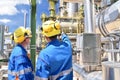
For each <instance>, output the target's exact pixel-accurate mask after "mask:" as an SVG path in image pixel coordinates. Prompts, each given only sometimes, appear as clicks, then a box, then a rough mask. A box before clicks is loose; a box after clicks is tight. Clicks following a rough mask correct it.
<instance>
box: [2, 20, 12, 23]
mask: <svg viewBox="0 0 120 80" xmlns="http://www.w3.org/2000/svg"><path fill="white" fill-rule="evenodd" d="M0 22H3V23H8V22H11V20H9V19H0Z"/></svg>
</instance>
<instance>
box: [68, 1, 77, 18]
mask: <svg viewBox="0 0 120 80" xmlns="http://www.w3.org/2000/svg"><path fill="white" fill-rule="evenodd" d="M67 12H68V17H73V16H74V15H75V12H78V3H67Z"/></svg>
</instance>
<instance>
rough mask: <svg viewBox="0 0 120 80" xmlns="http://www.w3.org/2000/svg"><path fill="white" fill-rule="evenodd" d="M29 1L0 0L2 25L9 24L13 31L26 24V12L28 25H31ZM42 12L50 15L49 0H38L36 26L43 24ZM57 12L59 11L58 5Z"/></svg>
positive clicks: (10, 30) (0, 20)
mask: <svg viewBox="0 0 120 80" xmlns="http://www.w3.org/2000/svg"><path fill="white" fill-rule="evenodd" d="M29 1H30V0H0V25H6V26H8V27H9V32H13V31H14V30H15V29H16V28H18V27H19V26H24V14H25V13H26V27H30V17H31V16H30V11H31V10H30V9H31V6H30V3H29ZM57 6H58V4H57ZM42 13H45V14H46V15H47V16H49V3H48V0H36V28H38V26H41V24H42V23H41V19H40V16H41V14H42ZM56 13H58V7H56Z"/></svg>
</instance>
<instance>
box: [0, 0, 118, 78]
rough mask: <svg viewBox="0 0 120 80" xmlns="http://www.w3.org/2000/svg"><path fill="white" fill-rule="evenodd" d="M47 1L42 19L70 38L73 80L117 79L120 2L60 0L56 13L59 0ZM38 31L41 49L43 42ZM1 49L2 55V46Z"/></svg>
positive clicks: (108, 0) (110, 0) (115, 0)
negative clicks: (46, 12)
mask: <svg viewBox="0 0 120 80" xmlns="http://www.w3.org/2000/svg"><path fill="white" fill-rule="evenodd" d="M48 2H49V11H50V15H49V16H48V15H46V14H44V13H43V14H42V15H41V20H42V22H44V21H46V20H49V19H52V20H56V21H59V22H60V24H61V27H62V31H63V32H65V33H66V34H67V35H68V36H69V38H70V40H71V42H72V45H73V46H72V49H73V70H74V80H120V76H119V75H120V0H59V14H56V11H55V10H56V9H55V8H56V7H55V6H56V4H57V3H58V0H48ZM38 30H39V29H38ZM37 32H38V33H37V38H36V43H37V44H36V45H37V47H38V49H40V50H41V49H42V48H44V47H45V40H44V38H43V37H42V35H41V31H37ZM1 34H3V33H1ZM0 37H1V36H0ZM0 39H2V40H1V41H3V38H0ZM11 43H12V42H11ZM38 43H39V45H38ZM1 44H2V45H3V42H1ZM0 50H1V52H0V54H1V53H3V50H4V49H3V47H2V46H0Z"/></svg>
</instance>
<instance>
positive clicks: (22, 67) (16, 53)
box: [8, 27, 34, 80]
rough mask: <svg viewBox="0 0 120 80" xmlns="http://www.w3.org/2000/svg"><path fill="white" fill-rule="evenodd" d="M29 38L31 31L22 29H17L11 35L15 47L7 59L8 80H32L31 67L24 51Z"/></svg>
mask: <svg viewBox="0 0 120 80" xmlns="http://www.w3.org/2000/svg"><path fill="white" fill-rule="evenodd" d="M31 37H32V35H31V31H30V30H28V29H25V28H24V27H19V28H18V29H16V30H15V32H14V33H13V35H12V40H13V41H14V42H15V43H16V46H15V47H14V49H13V50H12V52H11V55H10V58H9V64H8V80H34V75H33V66H32V63H31V61H30V59H29V58H28V56H27V51H26V47H27V46H28V45H29V44H30V38H31Z"/></svg>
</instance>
